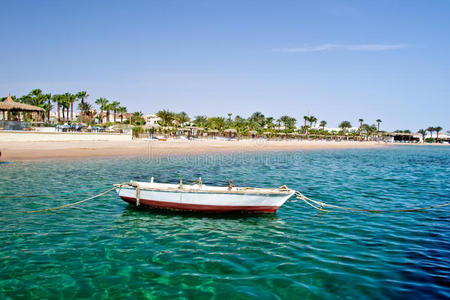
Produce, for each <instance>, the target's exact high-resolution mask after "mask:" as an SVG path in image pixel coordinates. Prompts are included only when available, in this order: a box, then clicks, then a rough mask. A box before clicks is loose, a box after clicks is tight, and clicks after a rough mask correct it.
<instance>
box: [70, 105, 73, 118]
mask: <svg viewBox="0 0 450 300" xmlns="http://www.w3.org/2000/svg"><path fill="white" fill-rule="evenodd" d="M70 120H71V121H73V102H72V103H70Z"/></svg>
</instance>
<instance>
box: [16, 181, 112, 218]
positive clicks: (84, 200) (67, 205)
mask: <svg viewBox="0 0 450 300" xmlns="http://www.w3.org/2000/svg"><path fill="white" fill-rule="evenodd" d="M116 188H117V187H115V186H114V187H112V188H110V189H107V190H106V191H104V192H101V193H100V194H97V195H95V196H92V197H89V198H86V199H83V200H80V201H77V202H73V203H69V204H66V205H62V206H57V207H51V208H46V209H41V210H33V211H24V213H27V214H30V213H39V212H46V211H51V210H57V209H62V208H66V207H70V206H74V205H77V204H81V203H83V202H86V201H88V200H92V199H95V198H98V197H100V196H103V195H105V194H107V193H109V192H111V191H112V190H114V189H116Z"/></svg>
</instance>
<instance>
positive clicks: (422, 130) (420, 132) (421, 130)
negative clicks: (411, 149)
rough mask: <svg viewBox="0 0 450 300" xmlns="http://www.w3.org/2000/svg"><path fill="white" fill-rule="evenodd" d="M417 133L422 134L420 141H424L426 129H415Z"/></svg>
mask: <svg viewBox="0 0 450 300" xmlns="http://www.w3.org/2000/svg"><path fill="white" fill-rule="evenodd" d="M417 133H419V134H421V135H422V141H424V142H425V136H426V135H427V131H426V130H425V129H419V131H417Z"/></svg>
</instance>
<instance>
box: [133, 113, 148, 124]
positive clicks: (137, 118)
mask: <svg viewBox="0 0 450 300" xmlns="http://www.w3.org/2000/svg"><path fill="white" fill-rule="evenodd" d="M131 120H132V122H133V123H134V124H135V125H145V120H144V114H143V113H142V112H140V111H137V112H134V113H133V115H132V116H131Z"/></svg>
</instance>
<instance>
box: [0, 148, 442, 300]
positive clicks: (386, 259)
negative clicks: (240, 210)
mask: <svg viewBox="0 0 450 300" xmlns="http://www.w3.org/2000/svg"><path fill="white" fill-rule="evenodd" d="M449 172H450V148H447V147H396V148H383V149H371V150H338V151H336V150H334V151H327V150H323V151H304V152H285V153H265V154H228V155H208V156H201V157H200V156H199V157H187V158H186V157H176V158H170V159H168V158H159V159H150V160H149V159H102V160H98V159H97V160H78V161H68V162H67V161H66V162H62V161H60V162H37V163H13V164H7V165H2V166H0V209H1V211H2V214H1V217H0V259H1V262H2V263H1V264H0V298H3V297H12V298H30V297H35V298H58V297H59V298H88V297H93V298H106V297H114V298H125V297H126V298H145V297H148V298H152V297H186V298H192V297H196V298H207V299H210V298H214V297H215V298H218V299H221V298H233V299H234V298H238V299H246V298H261V299H278V298H284V299H287V298H305V297H309V298H331V297H333V298H334V297H336V296H340V297H353V298H382V297H383V298H384V297H391V298H400V297H402V298H403V297H408V298H424V297H425V296H426V297H429V298H442V297H450V280H449V277H450V260H449V258H450V208H449V207H446V208H443V209H441V210H433V211H427V212H416V213H384V214H367V213H328V214H325V213H322V214H319V215H318V214H317V211H315V210H313V209H312V208H311V207H309V206H306V205H305V204H304V203H302V202H288V203H286V204H285V205H284V206H283V207H282V208H280V210H279V211H278V212H277V213H276V214H273V215H263V216H253V215H242V214H240V215H205V214H193V213H175V212H166V211H154V210H139V209H135V208H134V207H132V206H129V205H128V204H126V203H125V202H123V201H121V200H120V199H119V198H118V197H117V196H116V195H115V194H114V193H109V194H108V195H105V196H103V197H101V198H98V199H95V200H91V201H88V202H85V203H84V204H82V205H80V206H78V207H76V208H72V209H66V210H61V211H57V212H49V213H36V214H24V213H22V211H24V210H34V209H41V208H48V207H52V206H58V205H62V204H66V203H69V202H71V201H77V200H80V199H83V198H85V197H88V196H92V195H95V194H96V193H98V192H99V191H101V190H102V189H107V188H108V187H110V184H112V183H119V182H123V181H128V180H130V179H133V180H148V178H149V177H150V176H154V177H155V178H156V180H157V181H161V182H173V183H175V182H178V180H179V178H180V177H182V178H184V182H185V183H187V182H189V181H192V180H195V179H196V178H197V177H198V176H202V178H203V181H204V182H205V183H206V184H219V185H222V184H223V185H225V179H227V178H229V179H234V180H236V184H237V185H241V186H260V187H263V186H265V187H274V186H275V187H276V186H281V185H283V184H286V185H288V186H289V187H291V188H295V189H298V190H300V191H302V192H303V193H304V194H306V195H307V196H309V197H311V198H312V199H317V200H322V201H324V202H328V203H332V204H338V205H345V206H351V207H359V208H379V209H387V208H405V207H417V206H419V207H420V206H428V205H435V204H439V203H443V202H447V201H449V198H450V197H449V196H450V179H449ZM74 190H83V191H84V192H82V193H80V194H70V193H71V192H73V191H74ZM87 190H90V191H87ZM38 194H48V195H49V196H48V197H46V196H38V197H24V198H5V196H6V195H14V196H20V195H38Z"/></svg>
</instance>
